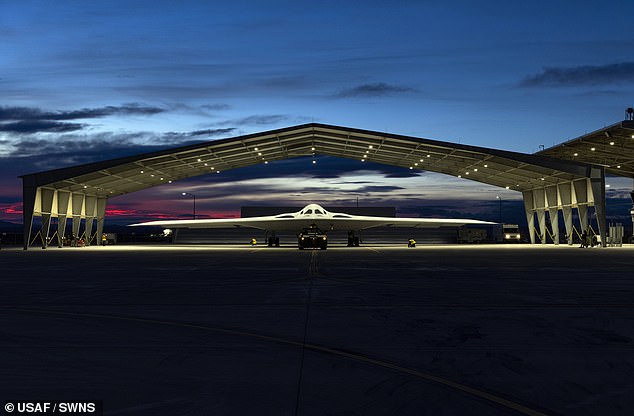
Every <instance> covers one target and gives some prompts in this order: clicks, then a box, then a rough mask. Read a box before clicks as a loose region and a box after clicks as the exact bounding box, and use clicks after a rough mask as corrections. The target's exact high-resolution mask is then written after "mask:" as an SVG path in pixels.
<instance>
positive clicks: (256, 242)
mask: <svg viewBox="0 0 634 416" xmlns="http://www.w3.org/2000/svg"><path fill="white" fill-rule="evenodd" d="M257 244H258V240H256V239H255V238H252V239H251V245H252V246H256V245H257Z"/></svg>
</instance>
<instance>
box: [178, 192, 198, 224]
mask: <svg viewBox="0 0 634 416" xmlns="http://www.w3.org/2000/svg"><path fill="white" fill-rule="evenodd" d="M181 195H183V196H187V195H189V196H191V197H192V198H194V219H196V195H194V194H192V193H191V192H183V193H181Z"/></svg>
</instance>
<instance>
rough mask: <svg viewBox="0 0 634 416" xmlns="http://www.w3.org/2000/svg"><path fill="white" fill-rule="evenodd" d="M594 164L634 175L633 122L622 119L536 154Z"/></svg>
mask: <svg viewBox="0 0 634 416" xmlns="http://www.w3.org/2000/svg"><path fill="white" fill-rule="evenodd" d="M536 154H538V155H542V156H551V157H556V158H559V159H567V160H574V161H578V162H586V163H593V164H595V165H601V166H604V167H605V170H606V173H609V174H612V175H617V176H626V177H631V178H634V121H633V120H625V121H621V122H620V123H616V124H612V125H611V126H608V127H604V128H602V129H600V130H596V131H593V132H592V133H588V134H586V135H583V136H581V137H577V138H576V139H572V140H569V141H567V142H564V143H561V144H558V145H557V146H553V147H550V148H548V149H545V150H542V151H541V152H538V153H536Z"/></svg>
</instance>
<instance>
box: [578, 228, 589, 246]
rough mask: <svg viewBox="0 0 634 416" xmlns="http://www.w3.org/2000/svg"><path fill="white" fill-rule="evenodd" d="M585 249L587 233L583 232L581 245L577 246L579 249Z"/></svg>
mask: <svg viewBox="0 0 634 416" xmlns="http://www.w3.org/2000/svg"><path fill="white" fill-rule="evenodd" d="M586 247H588V233H587V232H586V231H584V232H583V233H581V245H580V246H579V248H586Z"/></svg>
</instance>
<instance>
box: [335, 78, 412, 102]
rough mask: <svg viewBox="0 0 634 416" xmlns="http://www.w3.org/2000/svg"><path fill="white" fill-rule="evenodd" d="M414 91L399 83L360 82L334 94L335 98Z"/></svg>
mask: <svg viewBox="0 0 634 416" xmlns="http://www.w3.org/2000/svg"><path fill="white" fill-rule="evenodd" d="M414 91H416V90H415V89H414V88H411V87H404V86H400V85H390V84H386V83H384V82H377V83H374V84H362V85H358V86H356V87H352V88H347V89H343V90H341V91H339V92H338V93H337V94H335V97H337V98H353V97H383V96H387V95H393V94H398V93H405V92H414Z"/></svg>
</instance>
